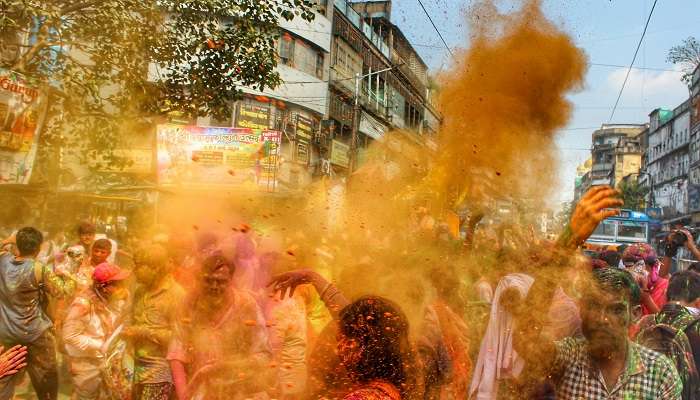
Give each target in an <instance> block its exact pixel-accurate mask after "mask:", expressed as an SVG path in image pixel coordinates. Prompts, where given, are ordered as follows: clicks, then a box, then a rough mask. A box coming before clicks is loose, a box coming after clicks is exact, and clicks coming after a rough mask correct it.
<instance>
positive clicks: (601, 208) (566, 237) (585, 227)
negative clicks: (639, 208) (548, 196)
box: [558, 186, 624, 248]
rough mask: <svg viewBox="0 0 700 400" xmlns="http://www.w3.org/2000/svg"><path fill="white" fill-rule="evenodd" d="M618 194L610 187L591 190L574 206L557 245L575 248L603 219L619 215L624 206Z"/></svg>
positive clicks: (597, 187)
mask: <svg viewBox="0 0 700 400" xmlns="http://www.w3.org/2000/svg"><path fill="white" fill-rule="evenodd" d="M619 194H620V193H619V192H618V191H617V190H615V189H613V188H611V187H610V186H595V187H593V188H591V189H590V190H589V191H588V192H586V194H585V195H584V196H583V197H582V198H581V200H580V201H579V202H578V204H576V208H575V209H574V212H573V214H572V215H571V221H569V224H568V225H567V226H566V228H564V232H563V233H562V234H561V235H560V236H559V240H558V243H559V244H560V245H562V246H564V247H569V248H576V247H578V246H580V245H581V244H583V242H585V241H586V239H588V237H590V236H591V234H592V233H593V231H595V229H596V228H597V227H598V224H600V223H601V221H603V220H604V219H605V218H608V217H612V216H614V215H617V214H619V213H620V210H619V207H621V206H622V204H624V202H623V201H622V199H620V198H619Z"/></svg>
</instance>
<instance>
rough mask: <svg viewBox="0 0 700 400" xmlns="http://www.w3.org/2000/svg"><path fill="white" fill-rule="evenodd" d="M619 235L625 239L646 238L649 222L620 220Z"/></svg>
mask: <svg viewBox="0 0 700 400" xmlns="http://www.w3.org/2000/svg"><path fill="white" fill-rule="evenodd" d="M617 236H618V237H619V238H620V239H623V240H624V239H632V240H646V238H647V223H646V222H634V221H619V225H618V231H617Z"/></svg>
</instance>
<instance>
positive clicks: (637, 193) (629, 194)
mask: <svg viewBox="0 0 700 400" xmlns="http://www.w3.org/2000/svg"><path fill="white" fill-rule="evenodd" d="M617 189H618V190H619V191H620V193H621V195H622V200H623V201H624V202H625V204H624V205H623V207H624V208H628V209H630V210H635V211H640V210H642V209H643V208H644V198H645V196H646V195H647V194H648V193H649V188H647V187H646V186H642V185H640V184H639V182H637V180H631V179H623V180H622V181H620V183H619V184H618V185H617Z"/></svg>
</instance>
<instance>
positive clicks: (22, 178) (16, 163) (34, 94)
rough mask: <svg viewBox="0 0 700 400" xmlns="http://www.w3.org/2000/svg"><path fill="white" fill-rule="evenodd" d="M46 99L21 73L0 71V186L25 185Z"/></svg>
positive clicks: (32, 159) (44, 112)
mask: <svg viewBox="0 0 700 400" xmlns="http://www.w3.org/2000/svg"><path fill="white" fill-rule="evenodd" d="M45 100H46V97H45V96H44V95H43V93H42V92H41V91H40V90H39V89H38V88H37V87H36V86H34V85H32V84H31V83H29V82H28V81H27V80H26V79H25V77H24V76H22V75H21V74H18V73H15V72H12V71H8V70H6V69H2V68H0V184H28V183H29V178H30V177H31V174H32V168H33V167H34V160H35V158H36V152H37V146H38V142H39V134H40V133H41V128H42V126H43V122H44V117H45V115H46V107H45V106H46V101H45Z"/></svg>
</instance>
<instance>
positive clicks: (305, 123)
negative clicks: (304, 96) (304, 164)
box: [296, 115, 314, 142]
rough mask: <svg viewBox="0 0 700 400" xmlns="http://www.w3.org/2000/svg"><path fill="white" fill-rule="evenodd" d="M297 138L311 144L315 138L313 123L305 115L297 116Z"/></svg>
mask: <svg viewBox="0 0 700 400" xmlns="http://www.w3.org/2000/svg"><path fill="white" fill-rule="evenodd" d="M296 136H297V139H299V138H301V139H303V140H306V141H308V142H310V141H311V139H312V138H313V136H314V125H313V121H312V120H310V119H309V118H306V117H304V116H303V115H297V126H296Z"/></svg>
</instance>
